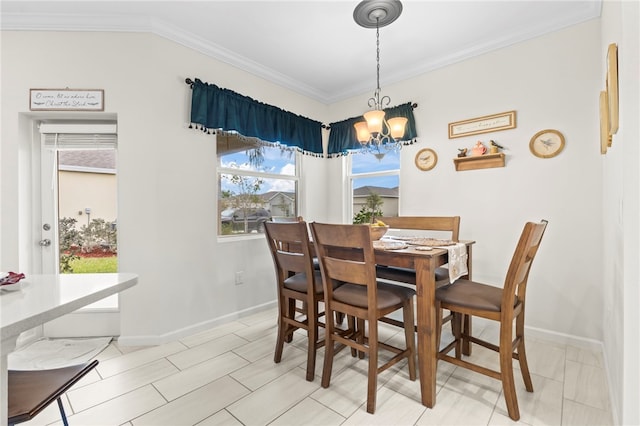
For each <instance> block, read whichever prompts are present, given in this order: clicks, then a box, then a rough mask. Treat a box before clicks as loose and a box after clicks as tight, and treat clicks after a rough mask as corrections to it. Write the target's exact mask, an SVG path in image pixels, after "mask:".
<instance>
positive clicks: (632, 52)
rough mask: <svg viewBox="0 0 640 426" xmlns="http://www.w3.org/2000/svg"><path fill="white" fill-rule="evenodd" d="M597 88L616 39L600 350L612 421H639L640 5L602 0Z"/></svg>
mask: <svg viewBox="0 0 640 426" xmlns="http://www.w3.org/2000/svg"><path fill="white" fill-rule="evenodd" d="M601 20H602V36H601V45H600V52H599V53H600V57H601V58H603V63H602V66H601V79H600V81H601V88H602V89H604V87H605V86H604V81H605V76H606V67H605V65H606V62H605V61H604V58H606V52H607V47H608V46H609V44H610V43H616V44H617V45H618V57H619V60H618V68H619V72H618V75H619V91H620V128H619V130H618V133H617V134H615V135H614V136H613V143H612V147H611V148H610V149H609V151H608V153H607V155H606V156H604V157H602V162H603V183H604V188H603V190H604V191H603V193H604V203H603V212H604V221H603V224H604V226H603V228H604V249H605V256H604V262H603V263H604V277H605V280H603V283H604V284H605V285H604V286H603V288H604V294H603V307H604V317H603V324H604V328H605V330H606V331H607V332H606V333H604V334H603V342H604V353H605V361H606V367H607V370H608V376H609V380H610V386H611V393H612V395H613V404H614V413H617V414H618V424H625V425H631V424H640V407H639V406H638V401H639V400H640V381H639V378H640V369H639V367H638V360H639V359H640V348H639V345H640V327H638V325H639V324H640V320H639V315H638V301H639V300H640V292H639V290H638V277H639V276H640V262H639V261H638V259H639V258H640V249H639V245H640V244H639V241H640V235H639V234H640V230H639V229H638V224H639V220H638V218H639V217H640V208H639V200H640V193H639V191H640V185H639V182H640V178H639V172H638V160H639V159H640V158H639V157H640V148H639V147H638V141H639V140H640V128H639V126H638V117H640V111H639V104H640V84H639V81H638V80H639V76H640V63H639V62H638V61H639V57H640V34H639V33H638V23H639V22H640V6H639V3H638V2H618V1H606V2H604V4H603V9H602V19H601Z"/></svg>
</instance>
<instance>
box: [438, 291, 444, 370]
mask: <svg viewBox="0 0 640 426" xmlns="http://www.w3.org/2000/svg"><path fill="white" fill-rule="evenodd" d="M442 313H443V312H442V306H441V304H440V301H438V300H436V350H437V351H438V352H440V341H441V340H442V326H443V325H444V324H443V322H442ZM437 361H438V358H437V357H436V362H437Z"/></svg>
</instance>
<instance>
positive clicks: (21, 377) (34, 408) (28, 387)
mask: <svg viewBox="0 0 640 426" xmlns="http://www.w3.org/2000/svg"><path fill="white" fill-rule="evenodd" d="M97 365H98V361H97V360H93V361H91V362H89V363H84V364H79V365H74V366H71V367H63V368H54V369H48V370H9V371H8V377H7V400H8V404H7V407H8V421H7V423H8V424H9V425H14V424H18V423H22V422H26V421H29V420H31V419H33V418H34V417H35V416H37V415H38V414H39V413H40V412H42V410H44V409H45V408H47V407H48V406H49V404H51V403H52V402H53V401H58V408H59V410H60V415H61V416H62V423H63V424H64V425H65V426H68V424H69V423H68V422H67V416H66V414H65V412H64V407H63V405H62V399H61V397H62V395H63V394H64V393H65V392H67V391H68V390H69V389H70V388H71V386H73V385H74V384H75V383H77V382H78V380H80V379H81V378H83V377H84V376H85V375H86V374H87V373H89V372H90V371H91V370H93V369H94V368H95V367H96V366H97Z"/></svg>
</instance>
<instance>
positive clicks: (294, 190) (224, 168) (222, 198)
mask: <svg viewBox="0 0 640 426" xmlns="http://www.w3.org/2000/svg"><path fill="white" fill-rule="evenodd" d="M216 144H217V156H218V194H219V195H218V211H219V214H220V217H219V227H218V235H241V234H251V233H261V232H264V222H265V221H267V220H271V219H272V218H273V217H296V216H297V215H298V206H297V200H298V180H299V172H298V166H297V156H298V155H299V154H298V153H297V152H296V151H295V150H292V149H287V148H285V147H283V146H280V145H274V144H265V143H263V142H261V141H259V140H257V139H255V138H245V137H243V136H241V135H238V134H234V133H228V132H221V131H219V132H218V133H217V135H216Z"/></svg>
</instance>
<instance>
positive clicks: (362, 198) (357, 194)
mask: <svg viewBox="0 0 640 426" xmlns="http://www.w3.org/2000/svg"><path fill="white" fill-rule="evenodd" d="M398 190H399V176H398V175H392V176H375V177H366V178H358V177H355V176H354V178H353V213H354V222H355V223H365V222H369V221H370V220H371V213H372V210H373V213H374V214H375V216H398V192H399V191H398Z"/></svg>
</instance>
